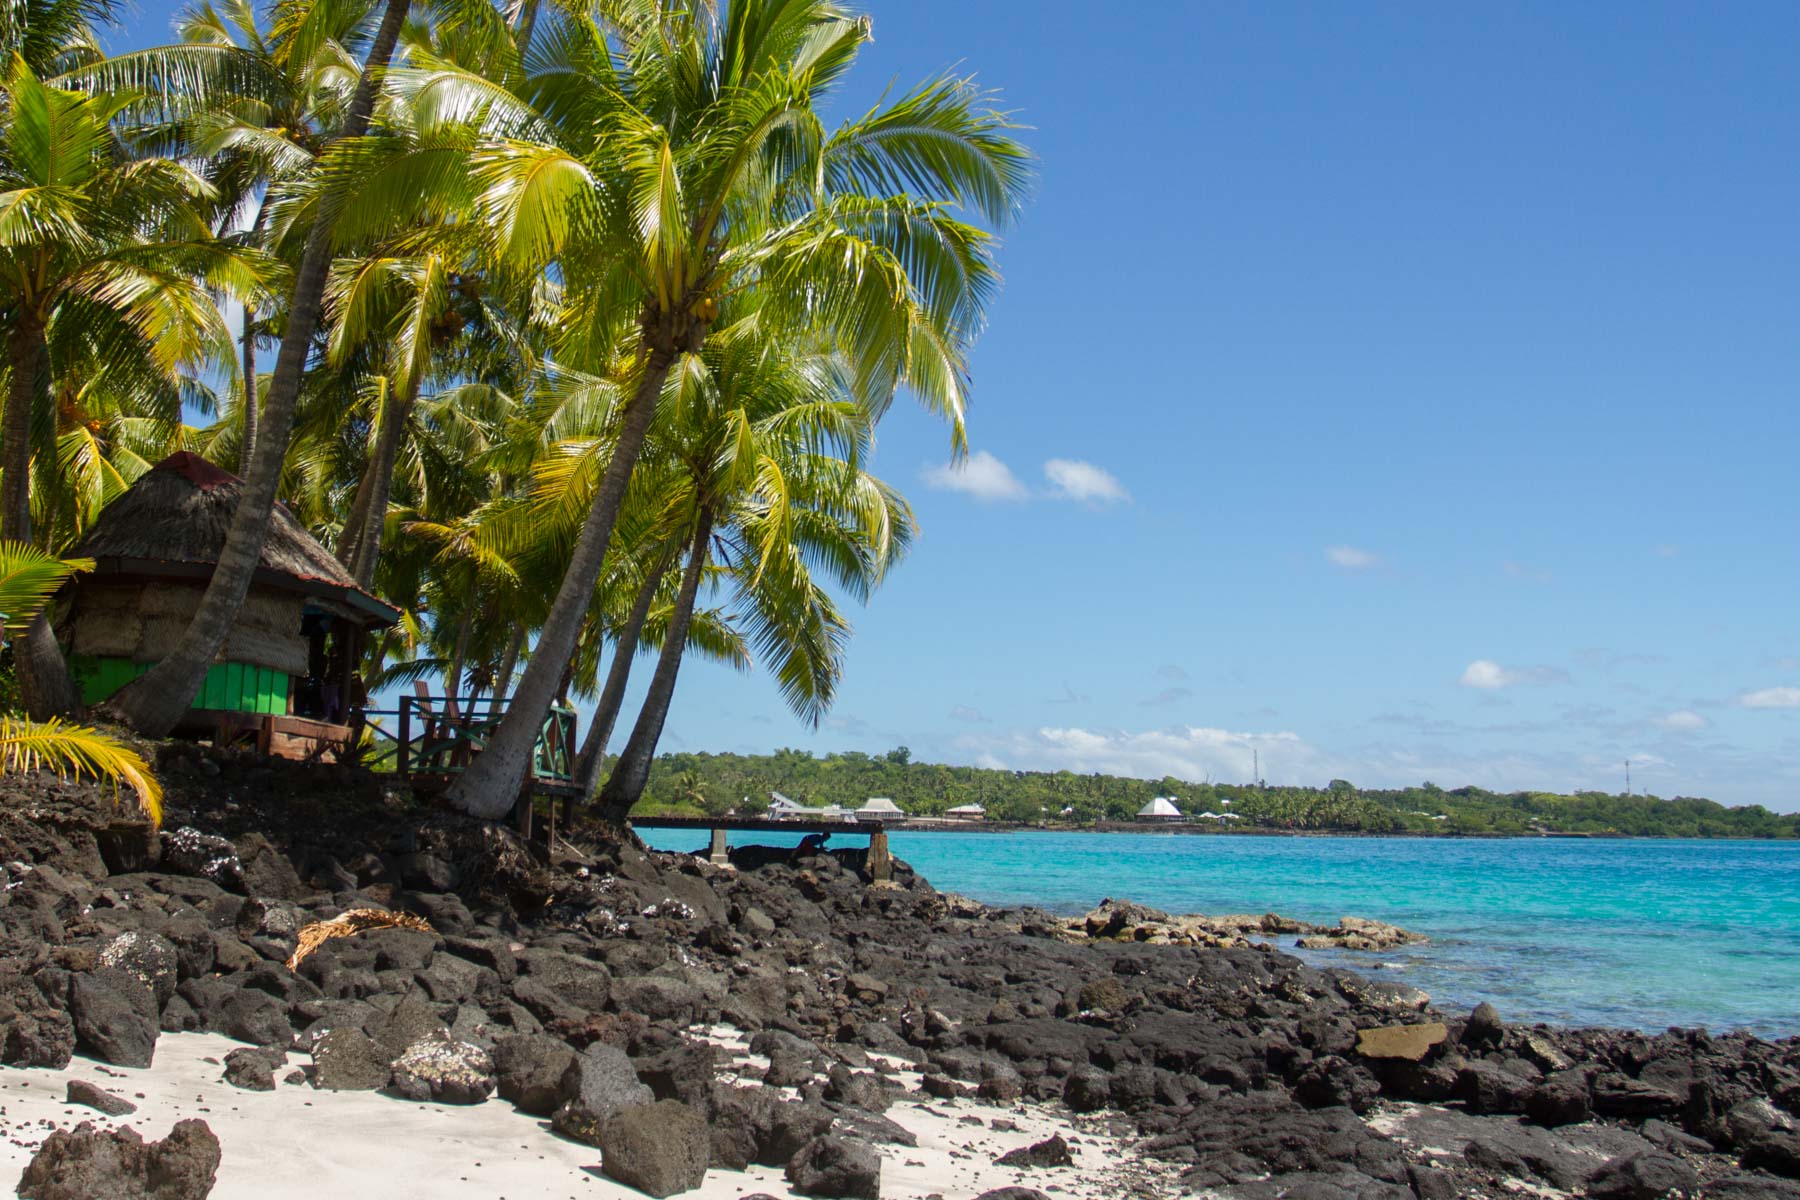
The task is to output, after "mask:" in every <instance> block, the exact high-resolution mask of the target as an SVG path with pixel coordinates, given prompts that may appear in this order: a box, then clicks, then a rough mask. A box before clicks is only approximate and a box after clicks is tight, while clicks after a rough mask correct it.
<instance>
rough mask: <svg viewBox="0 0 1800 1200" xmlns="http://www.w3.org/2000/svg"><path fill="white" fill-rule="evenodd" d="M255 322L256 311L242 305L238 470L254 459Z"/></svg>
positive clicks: (247, 305)
mask: <svg viewBox="0 0 1800 1200" xmlns="http://www.w3.org/2000/svg"><path fill="white" fill-rule="evenodd" d="M255 320H256V310H255V309H254V308H251V307H250V305H249V304H245V305H244V335H243V341H244V436H243V445H242V446H240V447H238V470H240V471H242V470H245V469H247V468H248V465H249V463H250V460H251V459H252V458H254V457H256V337H255V335H253V334H252V333H251V332H250V325H251V323H252V322H254V321H255Z"/></svg>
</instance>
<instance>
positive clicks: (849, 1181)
mask: <svg viewBox="0 0 1800 1200" xmlns="http://www.w3.org/2000/svg"><path fill="white" fill-rule="evenodd" d="M787 1180H788V1183H789V1184H790V1185H791V1186H792V1187H793V1189H794V1191H795V1192H797V1193H798V1194H800V1195H802V1196H823V1197H836V1198H840V1200H880V1196H881V1156H880V1155H878V1154H876V1153H875V1151H874V1149H873V1148H872V1147H870V1146H869V1145H868V1144H866V1143H864V1142H857V1141H851V1140H849V1139H847V1138H837V1137H821V1138H814V1139H813V1140H812V1141H810V1142H808V1143H807V1144H806V1145H805V1146H804V1147H802V1148H801V1150H800V1152H799V1153H798V1154H796V1155H794V1157H793V1158H792V1160H790V1161H789V1162H788V1165H787Z"/></svg>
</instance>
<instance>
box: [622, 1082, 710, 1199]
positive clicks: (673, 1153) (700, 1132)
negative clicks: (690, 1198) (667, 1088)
mask: <svg viewBox="0 0 1800 1200" xmlns="http://www.w3.org/2000/svg"><path fill="white" fill-rule="evenodd" d="M711 1158H712V1142H711V1140H710V1138H709V1136H708V1134H707V1129H706V1119H705V1118H704V1117H703V1116H701V1115H700V1114H699V1113H698V1112H695V1111H694V1110H693V1109H691V1108H689V1107H688V1106H687V1105H685V1104H682V1103H681V1102H680V1101H678V1100H659V1101H657V1102H656V1103H655V1104H640V1105H634V1106H632V1107H630V1108H626V1109H623V1110H621V1111H620V1112H617V1113H614V1114H613V1115H612V1116H611V1117H609V1118H608V1119H607V1121H606V1123H605V1124H604V1125H602V1126H601V1127H600V1169H601V1171H602V1172H604V1173H605V1175H606V1177H607V1178H609V1179H616V1180H618V1181H619V1182H620V1183H623V1184H625V1185H626V1186H628V1187H634V1188H636V1189H638V1191H640V1192H643V1193H645V1194H646V1195H650V1196H673V1195H675V1194H676V1193H678V1192H687V1191H692V1190H693V1189H694V1188H697V1187H699V1186H700V1185H701V1184H702V1183H704V1182H706V1168H707V1164H708V1163H709V1162H710V1161H711Z"/></svg>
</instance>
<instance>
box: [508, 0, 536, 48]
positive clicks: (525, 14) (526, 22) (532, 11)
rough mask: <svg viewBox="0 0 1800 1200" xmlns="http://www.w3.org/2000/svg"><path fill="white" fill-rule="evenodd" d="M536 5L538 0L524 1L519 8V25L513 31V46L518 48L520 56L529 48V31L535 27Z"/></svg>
mask: <svg viewBox="0 0 1800 1200" xmlns="http://www.w3.org/2000/svg"><path fill="white" fill-rule="evenodd" d="M538 3H539V0H525V3H524V4H522V5H521V6H520V7H519V23H518V26H517V27H516V28H515V29H514V30H513V44H514V45H516V46H518V48H519V54H520V55H521V56H523V55H524V53H525V51H526V50H528V49H529V48H530V47H531V31H532V30H533V29H535V28H536V27H537V18H538Z"/></svg>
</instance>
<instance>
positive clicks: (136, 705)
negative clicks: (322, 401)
mask: <svg viewBox="0 0 1800 1200" xmlns="http://www.w3.org/2000/svg"><path fill="white" fill-rule="evenodd" d="M409 7H410V0H387V3H386V9H385V10H384V12H383V13H382V18H381V25H380V27H379V28H378V29H377V30H376V31H375V36H374V38H373V39H372V40H371V42H370V44H369V49H368V53H367V55H366V57H365V58H364V60H363V68H362V74H361V77H360V78H359V79H358V81H357V85H356V91H355V93H354V94H353V96H352V98H351V101H350V107H349V110H348V112H347V113H346V114H345V118H344V122H343V125H342V127H341V130H340V136H341V137H342V138H345V139H355V138H359V137H361V136H362V135H363V134H364V133H365V132H367V130H368V126H369V118H370V116H371V114H372V113H373V112H374V108H375V93H376V84H377V79H378V77H379V76H380V74H381V73H382V72H384V71H386V70H387V67H388V61H389V59H390V58H391V57H392V55H393V52H394V45H395V43H396V41H398V39H399V36H400V27H401V25H402V24H403V23H404V21H405V20H406V14H407V11H408V9H409ZM336 215H337V210H336V208H335V206H334V205H333V204H331V203H321V204H320V205H319V206H318V212H317V215H316V217H315V218H314V220H313V224H312V228H311V231H310V232H309V233H308V234H307V238H306V248H305V250H304V251H303V252H302V254H301V256H300V266H299V270H298V271H297V272H296V273H295V275H294V285H293V292H292V294H291V295H290V297H289V299H288V304H287V324H286V327H285V329H284V330H283V334H282V340H281V351H280V353H279V355H278V356H277V358H276V360H275V372H274V375H273V376H272V377H271V379H270V381H269V392H268V396H267V397H266V398H265V399H264V401H263V411H262V416H261V420H260V422H259V426H258V433H257V439H256V447H255V450H254V453H253V454H252V456H251V459H250V464H249V469H248V471H247V473H246V476H245V480H244V491H243V496H242V498H241V499H240V500H239V501H238V506H237V510H236V511H235V512H234V513H233V514H232V521H231V528H230V530H229V531H228V532H227V533H226V537H225V546H224V549H223V550H222V551H221V553H220V555H219V562H218V566H217V567H216V568H215V569H214V570H213V574H212V578H211V580H210V581H209V582H208V583H207V587H206V592H205V594H204V595H203V596H202V597H201V600H200V605H199V608H198V609H197V610H196V611H195V613H194V617H193V620H192V621H191V622H190V623H189V625H188V628H187V630H186V632H185V633H183V634H182V636H181V639H180V640H179V641H178V642H176V644H175V645H174V646H173V647H172V648H171V649H170V651H169V653H168V654H167V655H166V656H165V657H164V658H163V659H162V661H161V662H159V663H157V664H156V666H154V667H152V668H151V669H150V670H149V671H148V672H146V673H145V674H144V675H142V676H141V677H139V678H138V679H137V680H136V681H135V682H133V683H131V684H129V685H127V686H126V687H125V688H124V689H122V690H121V691H119V692H118V693H117V694H115V695H114V696H113V697H112V699H111V700H110V701H108V703H107V705H106V708H107V709H108V710H109V711H111V712H112V713H114V714H115V715H116V716H117V717H118V718H119V719H120V720H122V721H124V722H125V723H126V724H128V725H130V726H132V727H133V728H134V729H137V730H138V731H139V732H142V733H146V734H150V735H153V736H162V735H164V734H167V733H168V732H169V730H171V729H173V728H174V726H175V722H176V721H178V720H179V719H180V718H181V714H182V713H184V712H186V711H187V709H188V706H189V705H190V704H192V702H193V698H194V695H195V694H196V693H197V692H198V691H199V690H200V684H201V682H202V681H203V680H204V679H205V678H206V672H207V670H208V668H209V667H210V666H211V664H212V661H213V659H214V657H215V656H216V655H217V654H218V652H219V647H220V646H222V645H223V644H224V642H225V635H226V634H227V633H228V632H229V631H230V629H231V626H232V623H233V622H234V621H235V620H236V618H237V614H238V610H239V609H240V608H242V607H243V603H244V596H245V594H246V593H247V592H248V591H249V589H250V580H251V577H252V576H253V575H254V574H255V572H256V569H257V566H258V565H259V564H260V562H261V560H262V549H263V540H264V538H265V536H266V535H267V532H268V525H269V514H270V512H271V511H272V510H273V508H274V505H275V493H276V490H277V488H278V487H279V486H280V483H281V476H282V469H283V466H284V463H285V459H286V456H287V450H288V440H289V436H290V434H291V432H292V427H293V421H294V406H295V402H296V400H297V399H298V397H299V394H300V384H301V379H302V376H303V375H304V374H305V370H306V360H307V357H308V356H309V355H310V353H311V352H312V337H313V329H314V327H315V326H316V325H317V323H318V318H319V310H320V302H321V300H322V298H323V296H324V293H325V282H326V276H327V273H328V271H329V268H330V266H331V252H332V226H333V223H334V221H335V218H336Z"/></svg>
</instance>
